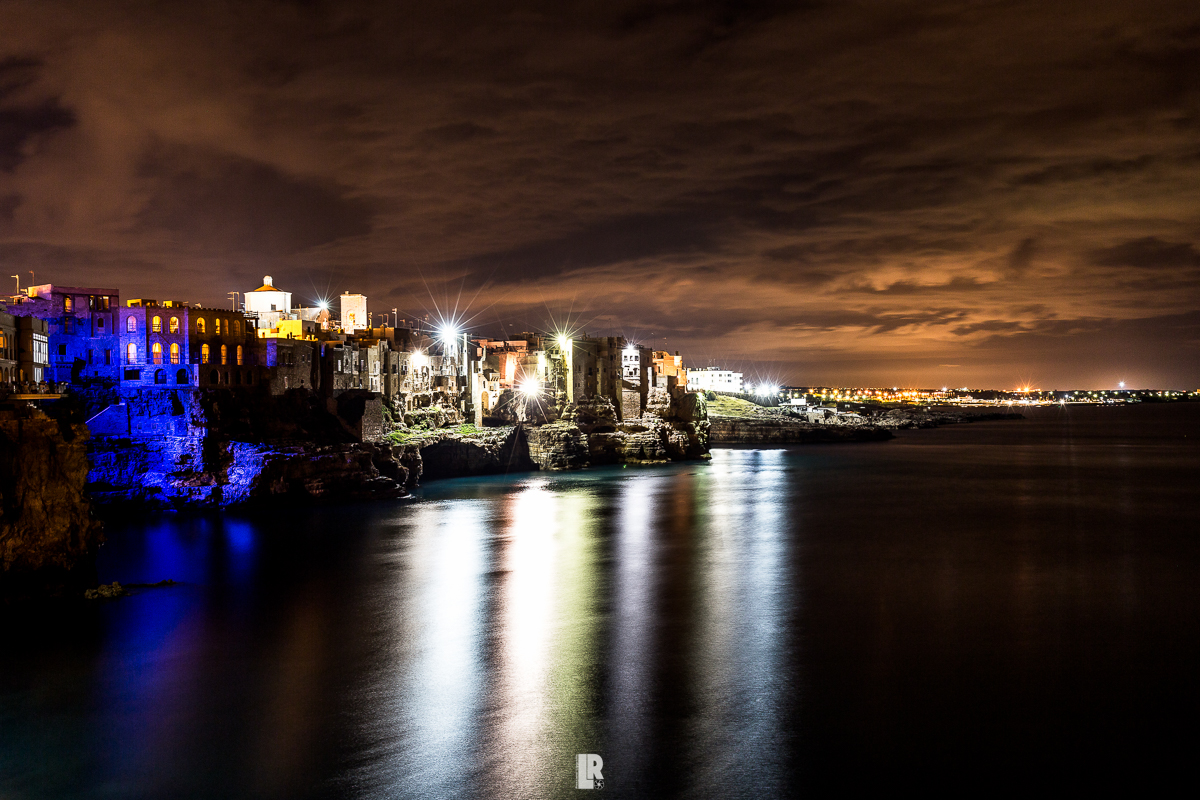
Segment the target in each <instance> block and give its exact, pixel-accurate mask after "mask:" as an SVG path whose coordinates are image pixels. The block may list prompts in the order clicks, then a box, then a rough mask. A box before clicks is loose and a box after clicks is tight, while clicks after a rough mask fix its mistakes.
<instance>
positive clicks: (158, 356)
mask: <svg viewBox="0 0 1200 800" xmlns="http://www.w3.org/2000/svg"><path fill="white" fill-rule="evenodd" d="M150 353H151V355H152V356H153V357H154V363H155V364H161V363H162V342H155V343H154V345H153V346H152V347H151V348H150ZM159 372H162V370H159ZM155 383H158V381H155Z"/></svg>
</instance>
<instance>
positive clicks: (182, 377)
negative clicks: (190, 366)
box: [175, 369, 188, 385]
mask: <svg viewBox="0 0 1200 800" xmlns="http://www.w3.org/2000/svg"><path fill="white" fill-rule="evenodd" d="M187 378H188V376H187V370H186V369H181V370H179V372H176V373H175V382H176V383H178V384H181V385H182V384H186V383H187V382H188V379H187Z"/></svg>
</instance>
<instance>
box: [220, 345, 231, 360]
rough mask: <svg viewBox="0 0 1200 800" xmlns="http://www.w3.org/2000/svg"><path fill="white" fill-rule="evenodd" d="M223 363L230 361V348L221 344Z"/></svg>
mask: <svg viewBox="0 0 1200 800" xmlns="http://www.w3.org/2000/svg"><path fill="white" fill-rule="evenodd" d="M221 363H222V364H228V363H229V348H228V347H226V346H225V345H221Z"/></svg>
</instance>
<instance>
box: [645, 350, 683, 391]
mask: <svg viewBox="0 0 1200 800" xmlns="http://www.w3.org/2000/svg"><path fill="white" fill-rule="evenodd" d="M651 360H652V361H653V364H654V378H655V380H654V385H655V386H657V387H660V388H663V389H669V388H671V387H672V386H687V382H688V380H687V370H686V369H684V366H683V357H682V356H680V355H679V351H678V350H676V351H675V355H671V354H670V353H669V352H667V351H666V350H655V351H654V353H653V354H652V355H651ZM672 378H674V381H673V382H672V381H671V379H672Z"/></svg>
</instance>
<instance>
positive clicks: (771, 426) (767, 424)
mask: <svg viewBox="0 0 1200 800" xmlns="http://www.w3.org/2000/svg"><path fill="white" fill-rule="evenodd" d="M892 437H893V434H892V432H891V431H890V430H886V429H884V428H879V427H875V426H873V425H822V424H813V423H809V422H803V421H801V420H798V419H790V418H787V417H782V416H765V415H764V416H761V417H722V416H713V417H711V418H710V419H709V441H710V442H711V443H712V444H714V445H753V444H817V443H822V442H878V441H885V440H887V439H891V438H892Z"/></svg>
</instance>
